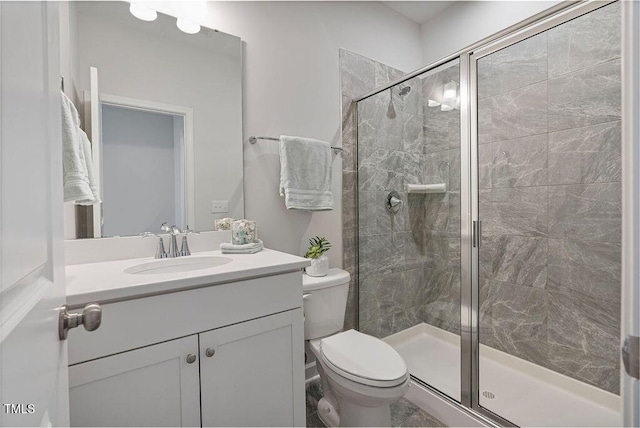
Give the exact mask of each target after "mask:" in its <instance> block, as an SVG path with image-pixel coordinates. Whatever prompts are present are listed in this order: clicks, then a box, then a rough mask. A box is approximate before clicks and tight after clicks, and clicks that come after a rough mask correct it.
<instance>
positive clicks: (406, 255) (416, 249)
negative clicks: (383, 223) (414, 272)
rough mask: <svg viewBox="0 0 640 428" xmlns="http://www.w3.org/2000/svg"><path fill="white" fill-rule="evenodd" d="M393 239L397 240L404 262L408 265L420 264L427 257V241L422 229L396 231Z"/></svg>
mask: <svg viewBox="0 0 640 428" xmlns="http://www.w3.org/2000/svg"><path fill="white" fill-rule="evenodd" d="M393 239H394V240H395V241H396V242H397V243H396V247H397V248H398V249H399V251H400V252H401V255H402V257H403V261H404V263H405V264H406V265H407V266H405V267H408V265H412V266H415V265H420V266H422V264H424V263H425V261H426V259H427V243H426V240H425V234H424V233H423V231H422V230H416V231H413V230H412V231H408V232H396V233H394V234H393Z"/></svg>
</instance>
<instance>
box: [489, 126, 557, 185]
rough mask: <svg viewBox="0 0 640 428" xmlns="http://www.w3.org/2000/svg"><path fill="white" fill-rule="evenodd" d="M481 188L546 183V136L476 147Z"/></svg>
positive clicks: (541, 135)
mask: <svg viewBox="0 0 640 428" xmlns="http://www.w3.org/2000/svg"><path fill="white" fill-rule="evenodd" d="M478 162H479V165H478V175H479V178H480V188H491V187H494V188H495V187H521V186H541V185H546V184H547V181H548V179H547V176H548V169H547V135H546V134H540V135H535V136H532V137H524V138H519V139H516V140H506V141H500V142H497V143H491V144H483V145H481V146H480V147H479V148H478Z"/></svg>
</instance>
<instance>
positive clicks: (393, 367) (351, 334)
mask: <svg viewBox="0 0 640 428" xmlns="http://www.w3.org/2000/svg"><path fill="white" fill-rule="evenodd" d="M320 355H321V358H322V361H323V363H325V364H326V365H327V366H328V367H329V368H331V370H333V371H334V372H335V373H336V374H338V375H340V376H342V377H344V378H346V379H349V380H351V381H353V382H357V383H360V384H363V385H369V386H374V387H381V388H390V387H394V386H397V385H400V384H402V383H403V382H405V381H406V379H407V365H406V364H405V362H404V359H403V358H402V357H401V356H400V354H398V352H397V351H396V350H395V349H393V348H392V347H391V346H390V345H388V344H387V343H385V342H383V341H382V340H380V339H377V338H375V337H373V336H369V335H367V334H363V333H360V332H358V331H355V330H349V331H345V332H342V333H339V334H335V335H333V336H329V337H327V338H325V339H322V340H321V341H320Z"/></svg>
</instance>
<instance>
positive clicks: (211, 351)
mask: <svg viewBox="0 0 640 428" xmlns="http://www.w3.org/2000/svg"><path fill="white" fill-rule="evenodd" d="M215 353H216V350H215V349H213V348H207V349H206V350H205V351H204V354H205V355H206V356H207V357H209V358H211V357H213V355H214V354H215Z"/></svg>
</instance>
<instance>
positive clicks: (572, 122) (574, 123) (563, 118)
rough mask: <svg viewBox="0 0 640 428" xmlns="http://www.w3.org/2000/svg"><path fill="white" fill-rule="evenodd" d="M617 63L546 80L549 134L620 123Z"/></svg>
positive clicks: (616, 61)
mask: <svg viewBox="0 0 640 428" xmlns="http://www.w3.org/2000/svg"><path fill="white" fill-rule="evenodd" d="M620 115H621V94H620V60H619V59H618V60H612V61H608V62H605V63H602V64H598V65H595V66H593V67H589V68H585V69H582V70H579V71H575V72H573V73H570V74H565V75H562V76H560V77H556V78H554V79H550V80H549V131H560V130H562V129H570V128H578V127H581V126H587V125H595V124H597V123H604V122H611V121H614V120H620Z"/></svg>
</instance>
